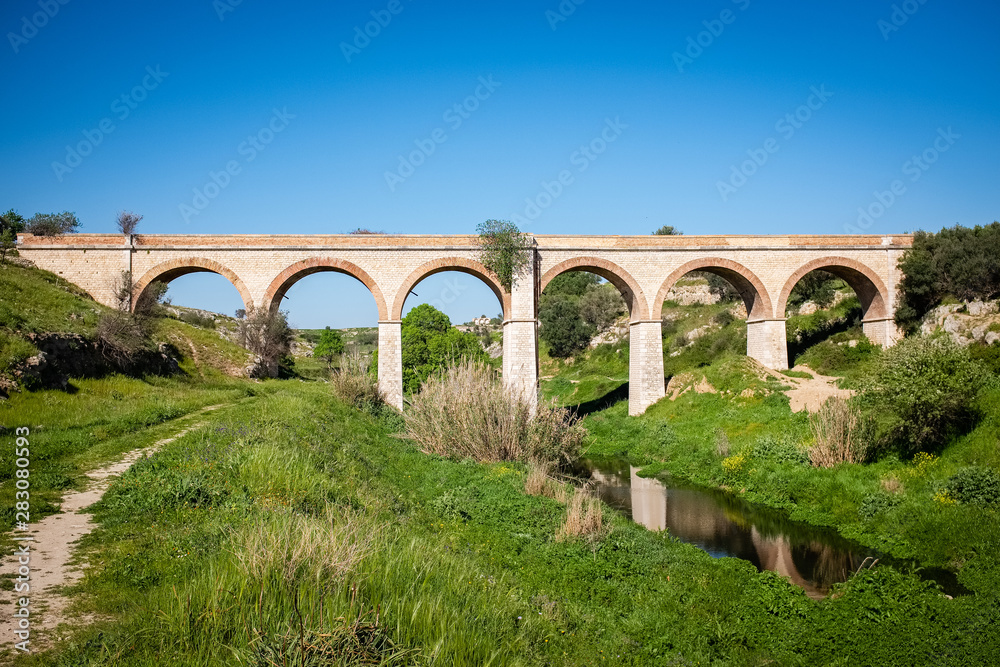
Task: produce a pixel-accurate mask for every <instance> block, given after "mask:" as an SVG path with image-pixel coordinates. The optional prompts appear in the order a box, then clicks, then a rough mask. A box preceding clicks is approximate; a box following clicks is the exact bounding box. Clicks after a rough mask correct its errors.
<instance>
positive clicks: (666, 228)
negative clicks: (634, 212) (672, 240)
mask: <svg viewBox="0 0 1000 667" xmlns="http://www.w3.org/2000/svg"><path fill="white" fill-rule="evenodd" d="M683 235H684V232H682V231H681V230H679V229H677V228H676V227H674V226H673V225H663V226H662V227H660V228H659V229H657V230H656V231H655V232H653V236H683Z"/></svg>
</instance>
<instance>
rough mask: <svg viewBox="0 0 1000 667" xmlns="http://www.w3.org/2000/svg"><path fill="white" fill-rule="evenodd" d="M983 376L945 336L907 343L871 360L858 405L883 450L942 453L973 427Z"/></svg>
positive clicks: (908, 341)
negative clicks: (868, 415) (873, 423)
mask: <svg viewBox="0 0 1000 667" xmlns="http://www.w3.org/2000/svg"><path fill="white" fill-rule="evenodd" d="M985 380H986V374H985V373H984V372H983V371H982V370H981V369H980V368H979V366H977V365H976V363H975V362H974V361H973V360H972V358H971V357H970V355H969V352H968V350H966V349H963V348H961V347H959V346H958V345H957V344H956V343H954V342H952V340H951V338H949V337H948V336H946V335H938V336H932V337H916V338H907V339H904V340H903V341H901V342H900V343H898V344H897V345H895V346H893V347H892V348H890V349H888V350H886V351H885V352H884V353H883V354H881V355H879V356H878V357H876V358H875V360H874V363H873V366H872V369H871V373H870V375H869V376H868V377H867V378H865V379H864V380H863V381H862V391H861V400H862V402H863V404H864V405H865V407H866V408H867V410H868V411H870V412H871V414H872V415H873V416H874V417H875V420H876V424H877V428H878V432H877V436H878V437H877V440H878V443H879V445H880V446H881V447H895V448H898V449H899V450H900V451H901V452H902V453H904V454H908V455H909V454H914V453H916V452H918V451H922V450H923V451H933V450H935V449H940V447H941V446H943V445H944V444H945V442H947V440H948V439H949V438H950V437H952V436H954V435H956V434H958V433H961V432H964V431H965V430H967V429H968V428H970V427H971V426H972V425H974V423H975V421H976V419H977V418H978V412H977V410H976V408H975V399H976V395H977V394H978V393H979V390H980V389H981V388H982V386H983V384H984V383H985Z"/></svg>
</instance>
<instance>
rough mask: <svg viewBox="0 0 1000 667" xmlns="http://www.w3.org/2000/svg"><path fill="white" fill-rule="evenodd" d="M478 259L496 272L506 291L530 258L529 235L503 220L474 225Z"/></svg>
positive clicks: (511, 286)
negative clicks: (476, 233)
mask: <svg viewBox="0 0 1000 667" xmlns="http://www.w3.org/2000/svg"><path fill="white" fill-rule="evenodd" d="M476 231H477V232H478V233H479V261H480V262H481V263H482V264H483V266H485V267H486V268H487V269H489V270H490V271H492V272H493V273H495V274H496V276H497V278H498V279H499V280H500V284H501V285H502V286H503V288H504V289H505V290H507V291H508V292H509V291H510V290H511V289H512V288H513V286H514V284H515V283H516V282H517V278H518V276H520V275H521V273H522V272H523V271H524V269H525V268H527V266H528V262H529V260H530V259H531V237H530V236H528V235H527V234H524V233H522V232H521V231H520V230H519V229H518V228H517V225H515V224H514V223H512V222H509V221H507V220H487V221H486V222H483V223H481V224H480V225H478V226H477V227H476Z"/></svg>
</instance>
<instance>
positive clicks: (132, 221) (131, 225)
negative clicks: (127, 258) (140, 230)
mask: <svg viewBox="0 0 1000 667" xmlns="http://www.w3.org/2000/svg"><path fill="white" fill-rule="evenodd" d="M141 220H142V216H141V215H138V214H137V213H133V212H131V211H120V212H119V213H118V219H117V220H116V222H117V224H118V231H120V232H121V233H122V234H124V235H125V236H132V234H134V233H135V228H136V227H138V226H139V222H140V221H141Z"/></svg>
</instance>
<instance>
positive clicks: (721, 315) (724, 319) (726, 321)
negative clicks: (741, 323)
mask: <svg viewBox="0 0 1000 667" xmlns="http://www.w3.org/2000/svg"><path fill="white" fill-rule="evenodd" d="M735 321H736V316H735V315H733V313H732V312H731V311H728V310H723V311H721V312H718V313H716V314H715V315H714V316H713V317H712V322H714V323H715V324H718V325H719V326H720V327H727V326H729V325H730V324H732V323H733V322H735Z"/></svg>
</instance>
